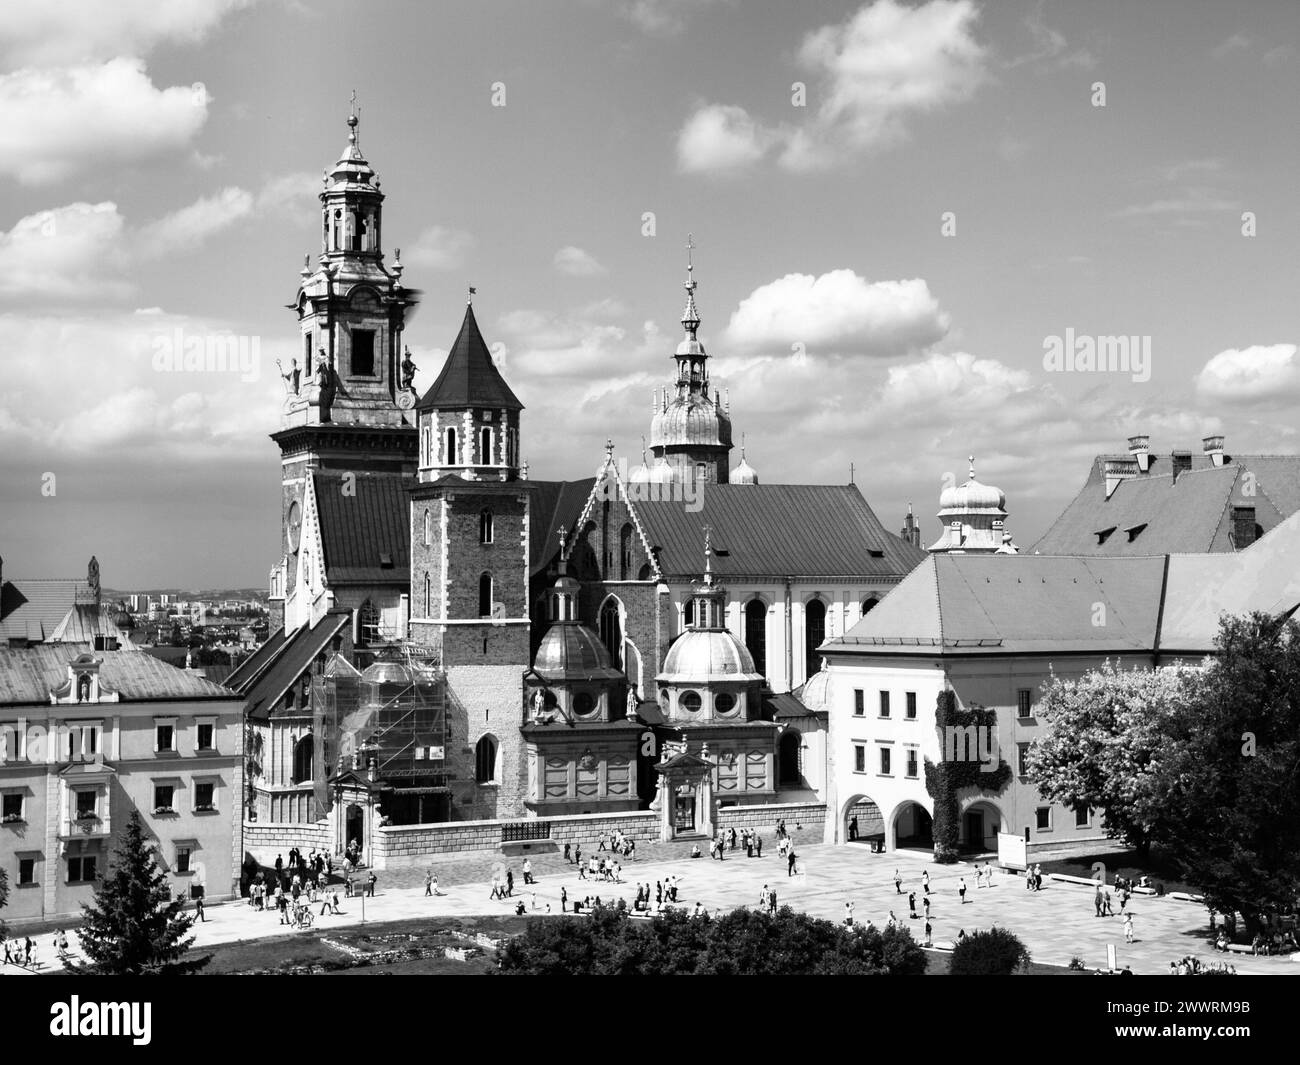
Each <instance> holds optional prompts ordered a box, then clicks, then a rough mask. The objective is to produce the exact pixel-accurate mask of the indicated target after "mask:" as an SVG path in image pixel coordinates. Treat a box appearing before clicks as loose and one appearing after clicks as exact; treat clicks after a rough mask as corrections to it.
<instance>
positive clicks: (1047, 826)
mask: <svg viewBox="0 0 1300 1065" xmlns="http://www.w3.org/2000/svg"><path fill="white" fill-rule="evenodd" d="M1034 818H1035V823H1036V824H1037V825H1038V831H1039V832H1050V831H1051V828H1052V808H1051V807H1050V806H1040V807H1038V809H1036V810H1035V811H1034Z"/></svg>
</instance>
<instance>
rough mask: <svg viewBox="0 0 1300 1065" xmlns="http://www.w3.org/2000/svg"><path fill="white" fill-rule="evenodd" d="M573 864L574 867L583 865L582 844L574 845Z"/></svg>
mask: <svg viewBox="0 0 1300 1065" xmlns="http://www.w3.org/2000/svg"><path fill="white" fill-rule="evenodd" d="M573 864H574V865H581V864H582V844H581V843H575V844H574V845H573Z"/></svg>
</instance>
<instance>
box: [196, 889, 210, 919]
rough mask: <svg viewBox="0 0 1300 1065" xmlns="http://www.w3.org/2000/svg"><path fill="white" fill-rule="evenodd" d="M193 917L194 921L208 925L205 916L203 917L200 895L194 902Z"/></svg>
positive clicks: (201, 897)
mask: <svg viewBox="0 0 1300 1065" xmlns="http://www.w3.org/2000/svg"><path fill="white" fill-rule="evenodd" d="M194 916H195V919H196V920H199V921H202V922H203V923H204V924H207V923H208V919H207V917H205V916H204V915H203V896H202V895H200V896H199V897H198V898H196V899H195V900H194Z"/></svg>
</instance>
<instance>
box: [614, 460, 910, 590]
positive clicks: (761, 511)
mask: <svg viewBox="0 0 1300 1065" xmlns="http://www.w3.org/2000/svg"><path fill="white" fill-rule="evenodd" d="M699 502H700V503H701V504H702V506H701V509H699V510H696V511H689V510H687V509H686V505H685V504H684V503H683V502H682V501H668V500H640V501H638V500H636V499H633V501H632V507H633V508H634V509H635V510H636V512H637V514H638V515H639V516H640V518H641V522H642V524H643V525H644V527H645V532H646V537H647V538H648V540H649V541H650V544H651V546H652V547H658V548H659V549H660V552H659V565H660V568H661V570H662V571H663V574H664V576H665V577H666V578H668V579H670V580H672V579H678V580H681V579H686V578H690V577H694V576H698V574H699V573H700V570H701V569H702V568H703V565H704V533H703V527H704V526H705V525H708V526H710V527H711V528H712V530H713V534H712V536H713V546H714V549H715V550H721V551H726V552H727V554H726V555H718V556H716V557H715V558H714V560H713V570H714V572H715V573H717V574H719V575H720V576H721V577H723V578H726V577H728V576H737V577H744V576H777V577H787V576H788V577H835V576H854V577H876V576H879V577H888V576H901V575H903V574H905V573H909V572H911V570H912V569H913V568H914V567H915V566H917V565H918V564H919V563H921V562H922V561H923V560H924V559H925V558H927V557H928V556H927V554H926V552H925V551H922V550H921V549H920V548H919V547H913V546H912V545H911V544H909V543H907V542H906V541H904V540H902V539H901V538H900V537H897V536H895V535H894V534H893V533H890V532H888V531H886V529H885V528H884V526H883V525H881V524H880V521H879V519H878V518H877V517H876V515H875V514H874V513H873V512H872V510H871V507H869V506H868V505H867V501H866V500H865V499H863V498H862V493H861V492H859V491H858V489H857V486H856V485H815V484H748V485H739V484H706V485H704V486H702V488H701V490H700V496H699Z"/></svg>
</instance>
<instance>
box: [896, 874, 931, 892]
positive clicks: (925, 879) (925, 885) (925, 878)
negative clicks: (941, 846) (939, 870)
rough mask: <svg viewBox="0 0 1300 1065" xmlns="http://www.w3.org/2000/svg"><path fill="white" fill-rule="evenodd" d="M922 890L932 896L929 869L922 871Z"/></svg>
mask: <svg viewBox="0 0 1300 1065" xmlns="http://www.w3.org/2000/svg"><path fill="white" fill-rule="evenodd" d="M921 890H922V891H924V892H925V893H926V894H927V895H928V894H930V870H929V869H922V870H921ZM899 894H900V895H901V894H902V892H901V891H900V892H899Z"/></svg>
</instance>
